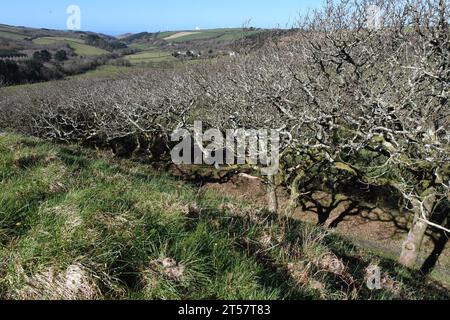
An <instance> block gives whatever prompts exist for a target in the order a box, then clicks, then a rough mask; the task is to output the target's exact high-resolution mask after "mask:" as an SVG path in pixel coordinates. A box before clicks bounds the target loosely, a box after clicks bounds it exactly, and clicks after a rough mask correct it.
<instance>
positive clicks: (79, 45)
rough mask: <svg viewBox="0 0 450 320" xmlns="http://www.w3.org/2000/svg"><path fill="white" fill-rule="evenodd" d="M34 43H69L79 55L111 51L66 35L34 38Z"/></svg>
mask: <svg viewBox="0 0 450 320" xmlns="http://www.w3.org/2000/svg"><path fill="white" fill-rule="evenodd" d="M33 42H34V43H36V44H40V45H51V44H55V43H67V44H68V45H69V46H70V47H71V48H72V49H73V50H74V51H75V53H76V54H77V55H79V56H86V57H87V56H99V55H102V54H108V53H109V52H108V51H106V50H103V49H100V48H96V47H93V46H89V45H86V44H84V41H83V40H82V39H77V38H65V37H43V38H38V39H35V40H33Z"/></svg>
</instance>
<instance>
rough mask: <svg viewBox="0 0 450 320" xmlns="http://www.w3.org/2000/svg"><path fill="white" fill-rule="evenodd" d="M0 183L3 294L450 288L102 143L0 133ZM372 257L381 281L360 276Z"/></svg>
mask: <svg viewBox="0 0 450 320" xmlns="http://www.w3.org/2000/svg"><path fill="white" fill-rule="evenodd" d="M0 188H1V190H2V192H1V193H0V208H1V209H0V243H1V245H0V273H1V275H2V276H1V277H0V298H2V299H17V298H22V299H313V298H316V299H396V298H409V299H422V298H428V299H433V298H448V297H449V295H448V291H445V290H444V289H442V288H440V287H439V286H438V285H437V284H436V283H432V282H429V281H425V280H424V279H422V278H420V277H419V276H418V275H417V274H416V273H414V272H412V271H408V270H405V269H403V268H401V267H399V266H398V265H396V264H395V263H394V262H392V261H390V260H387V259H383V258H379V257H376V256H374V255H371V254H368V253H366V252H364V251H361V250H360V249H357V248H356V247H354V246H353V245H351V244H350V243H348V242H346V241H344V240H343V239H341V238H339V237H337V236H336V235H331V234H328V233H327V232H326V231H325V230H323V229H320V228H316V227H312V226H310V225H307V224H302V223H299V222H296V221H287V222H280V221H279V219H278V217H276V216H273V215H270V214H268V213H266V212H264V210H262V209H260V208H257V207H254V206H252V205H251V204H248V203H243V202H242V201H238V200H236V199H233V198H229V197H226V196H224V195H221V194H217V192H211V191H207V190H203V189H199V188H198V187H195V186H194V185H190V184H188V183H186V182H183V181H181V180H178V179H175V178H173V177H171V176H169V175H168V174H167V173H161V172H158V171H155V170H153V169H151V168H150V167H149V166H146V165H143V164H136V163H134V162H131V161H127V160H117V159H115V158H113V157H112V156H111V155H110V154H109V153H104V152H100V151H91V150H87V149H83V148H80V147H77V146H69V145H65V146H58V145H52V144H49V143H45V142H43V141H40V140H37V139H32V138H26V137H21V136H17V135H10V134H0ZM371 264H377V265H379V266H380V267H381V268H382V270H383V277H384V278H383V279H385V281H384V282H383V288H382V289H381V290H375V291H370V290H369V289H367V288H366V286H365V283H366V280H365V278H364V276H365V268H366V267H368V266H369V265H371ZM424 282H425V284H424Z"/></svg>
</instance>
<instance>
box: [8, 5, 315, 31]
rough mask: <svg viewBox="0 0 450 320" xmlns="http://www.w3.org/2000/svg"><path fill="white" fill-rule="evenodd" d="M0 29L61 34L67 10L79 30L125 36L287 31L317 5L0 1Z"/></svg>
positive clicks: (64, 25) (64, 26)
mask: <svg viewBox="0 0 450 320" xmlns="http://www.w3.org/2000/svg"><path fill="white" fill-rule="evenodd" d="M2 2H3V3H2V4H1V8H0V23H3V24H11V25H21V26H29V27H39V28H52V29H65V28H66V21H67V18H68V15H67V14H66V8H67V7H68V6H69V5H78V6H79V7H80V9H81V22H82V30H89V31H97V32H103V33H107V34H112V35H118V34H122V33H125V32H141V31H149V32H155V31H165V30H186V29H190V30H191V29H195V28H196V27H199V28H202V29H207V28H217V27H220V28H226V27H240V26H241V25H242V23H243V22H244V21H246V20H248V19H251V25H252V26H255V27H277V26H279V27H286V26H289V27H290V26H291V25H292V24H293V22H294V21H295V19H296V17H297V16H298V14H299V13H301V12H305V11H306V10H307V9H308V8H316V7H318V6H320V5H321V3H322V1H321V0H278V1H277V0H165V1H163V0H121V1H117V0H90V1H89V0H72V1H66V0H63V1H61V0H39V1H32V0H21V1H2Z"/></svg>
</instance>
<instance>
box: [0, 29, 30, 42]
mask: <svg viewBox="0 0 450 320" xmlns="http://www.w3.org/2000/svg"><path fill="white" fill-rule="evenodd" d="M26 37H27V36H25V35H23V34H20V33H16V32H11V31H5V30H2V29H0V38H5V39H10V40H23V39H25V38H26Z"/></svg>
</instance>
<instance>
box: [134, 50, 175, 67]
mask: <svg viewBox="0 0 450 320" xmlns="http://www.w3.org/2000/svg"><path fill="white" fill-rule="evenodd" d="M125 59H127V60H128V61H130V62H131V63H132V64H147V63H161V62H177V61H178V59H177V58H175V57H173V56H172V54H171V53H170V52H165V51H160V50H150V51H145V52H139V53H136V54H133V55H129V56H126V57H125Z"/></svg>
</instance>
